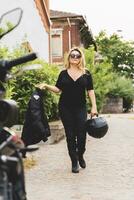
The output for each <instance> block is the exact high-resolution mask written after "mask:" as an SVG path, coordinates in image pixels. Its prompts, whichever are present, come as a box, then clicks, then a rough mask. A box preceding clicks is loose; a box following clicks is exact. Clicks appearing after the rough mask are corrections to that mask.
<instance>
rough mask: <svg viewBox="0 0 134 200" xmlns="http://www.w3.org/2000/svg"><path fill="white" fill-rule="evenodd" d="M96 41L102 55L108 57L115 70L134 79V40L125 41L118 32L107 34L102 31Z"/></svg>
mask: <svg viewBox="0 0 134 200" xmlns="http://www.w3.org/2000/svg"><path fill="white" fill-rule="evenodd" d="M96 43H97V45H98V49H99V51H100V53H101V54H102V56H104V57H107V58H108V59H109V61H110V62H112V64H113V68H114V70H115V71H117V72H119V73H120V74H121V75H125V76H126V77H129V78H132V79H134V41H133V42H132V41H124V40H123V39H122V38H121V37H120V36H118V35H117V34H112V35H111V36H109V37H108V36H107V34H106V32H105V31H101V32H100V33H99V35H98V36H97V37H96Z"/></svg>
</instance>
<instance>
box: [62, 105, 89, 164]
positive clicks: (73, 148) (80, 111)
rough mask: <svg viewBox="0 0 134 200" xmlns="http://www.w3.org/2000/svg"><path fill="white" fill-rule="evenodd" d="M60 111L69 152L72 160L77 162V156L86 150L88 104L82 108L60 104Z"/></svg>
mask: <svg viewBox="0 0 134 200" xmlns="http://www.w3.org/2000/svg"><path fill="white" fill-rule="evenodd" d="M59 112H60V117H61V121H62V123H63V126H64V129H65V133H66V141H67V147H68V153H69V155H70V158H71V160H72V162H73V161H74V162H75V161H77V157H78V156H80V155H83V154H84V152H85V145H86V132H85V130H84V125H85V122H86V120H87V110H86V106H85V107H81V108H67V107H65V106H60V107H59Z"/></svg>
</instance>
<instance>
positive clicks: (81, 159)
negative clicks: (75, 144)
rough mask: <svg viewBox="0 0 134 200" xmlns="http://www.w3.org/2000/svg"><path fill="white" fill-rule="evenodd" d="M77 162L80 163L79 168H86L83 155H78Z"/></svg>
mask: <svg viewBox="0 0 134 200" xmlns="http://www.w3.org/2000/svg"><path fill="white" fill-rule="evenodd" d="M79 164H80V166H81V168H83V169H84V168H86V162H85V160H84V158H83V155H81V156H79Z"/></svg>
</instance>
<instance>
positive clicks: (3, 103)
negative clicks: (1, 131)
mask: <svg viewBox="0 0 134 200" xmlns="http://www.w3.org/2000/svg"><path fill="white" fill-rule="evenodd" d="M17 120H18V106H17V103H16V102H15V101H14V100H10V99H9V100H7V99H4V100H0V126H1V127H4V126H7V127H11V126H13V125H15V124H17Z"/></svg>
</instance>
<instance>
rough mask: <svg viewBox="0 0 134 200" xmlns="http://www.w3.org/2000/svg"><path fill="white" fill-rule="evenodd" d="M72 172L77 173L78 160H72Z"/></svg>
mask: <svg viewBox="0 0 134 200" xmlns="http://www.w3.org/2000/svg"><path fill="white" fill-rule="evenodd" d="M72 173H79V165H78V162H75V163H73V162H72Z"/></svg>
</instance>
